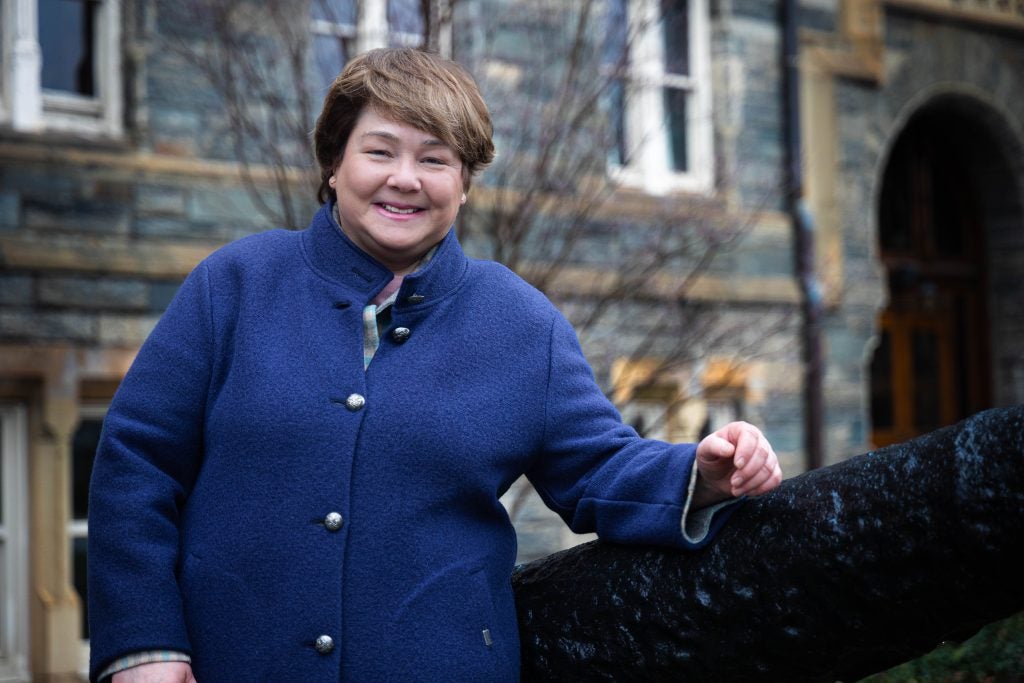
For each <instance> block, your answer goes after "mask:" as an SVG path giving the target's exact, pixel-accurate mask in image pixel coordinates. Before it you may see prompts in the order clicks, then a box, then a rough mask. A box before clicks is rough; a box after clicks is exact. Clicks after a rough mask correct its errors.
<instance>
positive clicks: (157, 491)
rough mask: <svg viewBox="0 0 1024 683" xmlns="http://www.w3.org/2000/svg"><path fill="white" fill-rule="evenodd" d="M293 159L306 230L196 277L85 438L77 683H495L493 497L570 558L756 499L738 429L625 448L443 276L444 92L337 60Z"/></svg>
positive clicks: (502, 290) (526, 335)
mask: <svg viewBox="0 0 1024 683" xmlns="http://www.w3.org/2000/svg"><path fill="white" fill-rule="evenodd" d="M315 145H316V155H317V160H318V162H319V164H320V166H321V171H322V184H321V187H320V192H319V197H320V200H321V202H324V205H323V206H322V207H321V209H320V211H319V212H318V213H317V215H316V216H315V217H314V219H313V222H312V224H311V225H310V226H309V228H308V229H306V230H305V231H302V232H287V231H273V232H270V233H266V234H262V235H256V236H253V237H249V238H246V239H243V240H240V241H239V242H236V243H234V244H231V245H228V246H227V247H225V248H223V249H221V250H219V251H218V252H216V253H214V254H213V255H212V256H210V257H209V258H208V259H207V260H205V261H204V262H203V263H201V264H200V265H199V266H198V267H197V268H196V270H195V271H194V272H193V273H192V274H191V275H190V276H189V277H188V279H187V280H186V282H185V284H184V285H183V286H182V288H181V290H180V292H179V293H178V295H177V297H176V299H175V300H174V302H173V303H172V304H171V306H170V307H169V308H168V310H167V312H166V313H165V315H164V317H163V318H162V319H161V321H160V323H159V324H158V325H157V327H156V329H155V330H154V331H153V333H152V335H151V337H150V338H149V340H147V342H146V344H145V345H144V346H143V348H142V350H141V351H140V352H139V355H138V358H137V360H136V361H135V363H134V365H133V367H132V369H131V370H130V371H129V373H128V375H127V376H126V378H125V380H124V382H123V383H122V385H121V388H120V389H119V391H118V393H117V396H116V397H115V399H114V402H113V405H112V406H111V408H110V412H109V414H108V417H107V420H106V424H105V428H104V434H103V438H102V442H101V446H100V449H99V453H98V456H97V462H96V465H95V469H94V475H93V483H92V490H91V500H90V522H89V523H90V536H89V542H90V547H89V553H90V555H89V556H90V591H89V597H90V617H91V619H92V625H91V634H92V639H91V645H92V666H91V676H92V678H93V679H94V680H95V679H97V678H100V677H105V676H107V675H110V674H114V678H113V680H114V682H115V683H122V682H123V681H136V680H138V681H141V680H151V681H191V680H199V681H201V682H203V683H209V682H211V681H228V680H260V681H264V680H265V681H307V682H308V681H319V680H324V681H327V680H330V681H337V680H343V681H360V682H366V681H414V680H423V681H437V680H487V681H515V680H517V679H518V667H519V664H518V640H517V629H516V617H515V609H514V605H513V599H512V592H511V588H510V585H509V575H510V572H511V569H512V565H513V562H514V559H515V534H514V531H513V529H512V526H511V524H510V523H509V520H508V516H507V515H506V513H505V511H504V509H503V508H502V506H501V504H500V503H499V501H498V497H499V496H500V495H501V494H502V493H503V492H504V491H505V490H506V489H507V488H508V487H509V485H510V484H511V483H512V482H513V481H515V479H516V478H517V477H518V476H520V475H521V474H523V473H525V474H527V475H528V476H529V477H530V479H531V481H532V482H533V483H534V485H535V486H536V488H537V490H538V491H539V493H540V495H541V496H542V497H543V498H544V500H545V502H546V503H547V504H548V505H549V506H550V507H552V509H554V510H555V511H557V512H558V513H559V514H560V515H561V516H562V517H563V518H564V519H565V520H566V522H567V523H568V524H569V525H570V526H571V527H572V528H573V529H574V530H576V531H578V532H589V531H596V532H597V533H598V534H600V535H601V537H603V538H606V539H610V540H613V541H621V542H642V543H658V544H662V545H668V546H675V547H696V546H699V545H701V544H703V543H706V542H707V541H708V540H709V539H710V537H711V535H712V534H713V532H714V530H715V529H716V528H717V527H718V526H720V525H721V524H722V523H723V522H724V519H725V517H726V516H727V514H728V509H722V508H727V507H728V506H727V505H723V501H727V500H729V499H732V498H734V497H738V496H743V495H759V494H761V493H764V492H766V491H768V490H770V489H771V488H773V487H774V486H776V485H777V484H778V482H779V480H780V478H781V474H780V471H779V467H778V462H777V459H776V457H775V455H774V453H773V452H772V450H771V447H770V446H769V444H768V443H767V441H766V440H765V439H764V437H763V436H762V435H761V433H760V432H759V431H758V430H757V429H756V428H754V427H752V426H750V425H747V424H744V423H735V424H732V425H729V426H728V427H726V428H724V429H722V430H720V431H719V432H716V433H715V434H714V435H712V436H710V437H708V438H706V439H705V440H704V441H702V442H701V443H700V444H699V445H697V446H694V445H669V444H665V443H660V442H655V441H647V440H643V439H640V438H639V437H638V436H637V435H636V433H635V432H634V431H633V430H632V429H630V428H629V427H626V426H624V425H623V424H622V423H621V421H620V420H619V418H618V415H617V413H616V412H615V410H614V408H613V407H612V406H611V404H609V403H608V401H607V400H606V399H605V397H604V396H603V394H602V392H601V391H600V389H599V388H598V387H597V386H596V384H595V383H594V380H593V377H592V373H591V371H590V369H589V367H588V366H587V364H586V362H585V361H584V359H583V356H582V353H581V352H580V349H579V346H578V343H577V341H576V337H575V335H574V333H573V331H572V329H571V327H570V326H569V324H568V323H567V322H566V321H565V319H564V318H563V317H562V316H561V315H560V314H559V313H558V312H557V310H556V309H555V308H554V307H553V306H552V305H551V304H550V303H549V302H548V301H547V300H546V299H545V298H544V297H543V296H542V295H541V294H540V293H539V292H537V291H536V290H534V289H533V288H531V287H530V286H529V285H527V284H525V283H524V282H523V281H522V280H520V279H519V278H518V277H516V276H515V275H514V274H512V273H511V272H510V271H508V270H507V269H505V268H503V267H502V266H499V265H497V264H494V263H490V262H481V261H472V260H469V259H467V258H466V256H465V255H464V254H463V253H462V250H461V248H460V246H459V244H458V242H457V240H456V238H455V235H454V231H452V230H451V226H452V223H453V222H454V220H455V217H456V214H457V213H458V210H459V208H460V207H461V205H462V204H463V203H465V201H466V192H467V191H468V189H469V185H470V179H471V177H472V175H473V174H474V173H475V172H477V171H479V170H480V169H482V168H483V167H484V166H486V165H487V164H488V163H489V162H490V161H491V160H492V158H493V156H494V148H493V144H492V142H491V122H490V117H489V114H488V112H487V108H486V106H485V105H484V102H483V100H482V98H481V97H480V94H479V92H478V90H477V88H476V86H475V84H474V83H473V81H472V79H471V78H470V77H469V76H468V75H467V74H466V73H465V72H464V71H463V70H462V69H461V68H460V67H458V66H457V65H455V64H454V63H452V62H448V61H445V60H442V59H440V58H438V57H436V56H433V55H430V54H427V53H424V52H420V51H416V50H409V49H395V50H378V51H374V52H370V53H368V54H365V55H362V56H360V57H357V58H356V59H354V60H353V61H352V62H350V63H349V64H348V66H346V68H345V70H344V71H343V72H342V74H341V75H340V76H339V77H338V79H337V80H336V81H335V82H334V84H333V85H332V87H331V90H330V93H329V94H328V96H327V98H326V100H325V103H324V109H323V111H322V113H321V116H320V118H319V120H318V122H317V126H316V131H315ZM698 508H702V509H703V510H702V511H700V512H696V510H697V509H698ZM167 659H176V660H179V661H164V660H167ZM140 662H141V664H140ZM193 674H194V678H193Z"/></svg>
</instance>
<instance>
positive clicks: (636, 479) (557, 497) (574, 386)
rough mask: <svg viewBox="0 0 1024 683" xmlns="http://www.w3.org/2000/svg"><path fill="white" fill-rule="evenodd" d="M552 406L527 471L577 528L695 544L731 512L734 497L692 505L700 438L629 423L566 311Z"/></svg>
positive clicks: (551, 372) (553, 344) (556, 326)
mask: <svg viewBox="0 0 1024 683" xmlns="http://www.w3.org/2000/svg"><path fill="white" fill-rule="evenodd" d="M544 410H545V417H544V436H543V446H542V453H541V454H540V455H539V456H538V457H537V459H536V460H535V462H534V464H533V466H532V467H531V468H530V471H529V472H528V473H527V476H528V477H529V479H530V481H531V483H533V485H534V487H535V488H536V489H537V492H538V493H539V494H540V496H541V498H542V499H543V500H544V502H545V503H546V504H547V505H548V506H549V507H550V508H551V509H552V510H554V511H555V512H557V513H558V514H559V515H561V517H562V518H563V519H564V520H565V522H566V523H567V524H568V525H569V527H570V528H572V530H573V531H575V532H577V533H589V532H597V534H598V536H600V537H601V538H602V539H604V540H608V541H613V542H620V543H651V544H656V545H662V546H670V547H679V548H695V547H700V546H702V545H704V544H706V543H708V542H709V541H710V540H711V538H712V537H713V536H714V534H715V532H716V531H717V530H718V529H719V528H720V527H721V526H722V524H724V523H725V520H726V519H727V517H728V516H729V514H731V510H732V509H733V507H734V506H732V505H725V506H719V507H716V508H715V509H712V510H708V511H706V512H704V511H701V514H698V515H696V516H695V515H694V513H692V512H690V511H689V510H688V507H689V506H688V501H689V496H690V492H691V490H692V483H693V476H694V460H695V454H696V450H697V447H696V444H669V443H664V442H661V441H654V440H650V439H642V438H640V437H639V436H638V435H637V433H636V431H635V430H634V429H633V428H632V427H630V426H628V425H625V424H623V423H622V420H621V418H620V416H619V413H618V411H617V410H616V409H615V407H614V406H613V405H612V404H611V402H610V401H609V400H608V399H607V397H605V395H604V393H603V392H602V391H601V389H600V387H598V385H597V383H596V382H595V380H594V376H593V372H592V371H591V369H590V366H589V365H588V364H587V362H586V359H585V358H584V356H583V352H582V350H581V349H580V346H579V342H578V340H577V339H576V333H575V332H574V331H573V329H572V327H571V325H569V323H568V321H566V320H565V319H564V318H563V317H562V316H561V315H556V316H555V318H554V322H553V324H552V328H551V336H550V352H549V368H548V381H547V387H546V392H545V398H544ZM687 515H688V516H689V517H691V518H693V519H687Z"/></svg>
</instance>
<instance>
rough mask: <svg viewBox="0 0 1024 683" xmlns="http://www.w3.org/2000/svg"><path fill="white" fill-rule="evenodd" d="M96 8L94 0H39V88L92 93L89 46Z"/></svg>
mask: <svg viewBox="0 0 1024 683" xmlns="http://www.w3.org/2000/svg"><path fill="white" fill-rule="evenodd" d="M98 9H99V1H98V0H40V1H39V46H40V48H41V49H42V52H43V73H42V85H43V88H45V89H47V90H62V91H65V92H71V93H76V94H78V95H86V96H89V97H92V96H94V95H96V63H95V61H96V60H95V55H94V53H93V46H94V45H95V42H96V41H95V38H96V35H95V31H96V11H97V10H98Z"/></svg>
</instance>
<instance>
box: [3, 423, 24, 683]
mask: <svg viewBox="0 0 1024 683" xmlns="http://www.w3.org/2000/svg"><path fill="white" fill-rule="evenodd" d="M25 430H26V426H25V410H24V408H22V407H21V406H0V681H27V680H29V678H28V501H27V500H26V498H25V492H26V491H27V490H28V474H27V472H26V468H27V465H28V458H27V455H26V440H27V438H26V433H25Z"/></svg>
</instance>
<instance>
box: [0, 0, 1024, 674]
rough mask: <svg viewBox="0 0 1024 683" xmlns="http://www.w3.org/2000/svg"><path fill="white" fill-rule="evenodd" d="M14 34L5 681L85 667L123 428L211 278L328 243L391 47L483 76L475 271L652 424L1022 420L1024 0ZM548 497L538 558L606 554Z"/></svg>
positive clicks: (866, 433) (359, 16)
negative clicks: (341, 157)
mask: <svg viewBox="0 0 1024 683" xmlns="http://www.w3.org/2000/svg"><path fill="white" fill-rule="evenodd" d="M0 31H2V33H0V55H2V57H0V449H2V450H0V681H8V680H10V681H24V680H29V679H30V678H31V679H33V680H37V681H45V680H76V677H77V676H78V672H81V671H84V669H85V661H86V660H85V658H86V655H87V651H88V627H87V623H86V619H85V617H86V615H85V607H84V605H85V602H84V600H85V590H86V587H85V561H86V549H85V539H86V537H87V534H88V528H87V523H86V513H87V492H88V479H89V474H90V471H91V463H92V457H93V452H94V448H95V445H96V442H97V439H98V436H99V430H100V425H101V421H102V418H103V414H104V410H105V407H106V405H107V404H108V402H109V400H110V398H111V396H112V395H113V392H114V391H115V390H116V388H117V385H118V382H119V380H120V379H121V377H122V376H123V375H124V373H125V371H126V370H127V368H128V366H129V364H130V363H131V360H132V358H133V356H134V354H135V352H136V351H137V349H138V347H139V345H140V344H141V343H142V341H143V340H144V338H145V337H146V334H147V333H148V332H149V330H150V329H151V328H152V326H153V324H154V323H155V321H156V320H157V318H158V317H159V315H160V313H161V311H162V310H163V309H164V308H165V307H166V305H167V303H168V302H169V301H170V299H171V298H172V297H173V295H174V293H175V291H176V289H177V287H178V285H179V283H180V282H181V280H182V279H183V278H184V276H185V275H186V274H187V273H188V272H189V271H190V270H191V269H192V268H193V267H194V266H195V264H196V263H197V262H198V261H199V260H200V259H202V258H203V257H204V256H206V255H207V254H209V253H210V252H211V251H212V250H213V249H216V248H217V247H218V246H220V245H223V244H224V243H226V242H228V241H230V240H233V239H235V238H238V237H240V236H243V235H246V234H249V233H252V232H255V231H260V230H265V229H269V228H272V227H284V228H289V229H299V228H302V227H304V225H305V223H306V221H307V220H308V219H309V218H310V217H311V216H312V214H313V212H314V210H315V208H316V202H315V200H314V189H315V180H316V178H315V174H311V172H310V171H311V168H312V163H313V161H312V154H311V151H310V144H309V131H310V130H311V129H312V125H313V121H314V119H315V116H316V113H317V111H318V110H319V106H320V100H321V99H322V96H323V94H324V92H325V90H326V87H327V86H328V85H329V83H330V81H331V80H332V79H333V77H334V76H335V75H336V74H337V72H338V71H339V70H340V68H341V67H342V65H343V64H344V62H345V59H346V58H347V57H349V56H351V55H353V54H355V53H357V52H359V51H362V50H365V49H369V48H372V47H376V46H382V45H389V44H390V45H395V44H406V45H425V46H428V47H430V48H431V49H434V50H437V51H440V52H442V53H443V54H446V55H450V56H452V57H454V58H455V59H456V60H458V61H460V62H461V63H463V64H464V65H465V66H466V67H467V68H469V69H470V70H471V71H472V72H473V73H474V75H475V76H476V77H477V79H478V80H479V82H480V83H481V86H482V88H483V89H484V91H485V94H486V96H487V98H488V102H489V104H490V106H491V109H492V112H493V115H494V118H495V124H496V142H497V144H498V148H499V159H498V161H497V162H496V163H495V165H494V166H493V167H492V168H491V169H490V170H489V171H487V172H486V173H485V174H484V175H483V176H482V177H481V178H479V179H477V180H476V182H475V184H474V187H473V190H472V192H471V194H470V202H469V208H468V209H467V210H466V211H464V212H463V214H462V215H461V216H460V219H459V223H458V225H457V229H458V230H459V231H460V234H461V236H462V239H463V242H464V244H465V245H466V248H467V251H469V252H470V254H471V255H476V256H479V257H485V258H496V259H498V260H501V261H503V262H504V263H506V264H507V265H509V266H511V267H513V268H514V269H516V270H517V271H518V272H519V273H520V274H522V275H523V276H524V277H526V278H527V279H529V280H530V281H532V282H533V283H535V284H536V285H537V286H538V287H539V288H541V289H542V290H544V291H545V292H546V293H547V294H548V296H549V297H550V298H552V299H553V300H554V301H555V302H556V303H557V304H558V305H559V306H560V307H561V308H562V310H563V311H564V312H565V313H566V315H567V316H569V318H570V319H571V320H572V321H573V323H574V324H575V325H576V327H577V329H578V331H579V335H580V338H581V341H582V343H583V345H584V349H585V351H586V352H587V354H588V357H589V359H590V360H591V363H592V364H593V366H594V370H595V373H596V375H597V378H598V381H599V382H600V383H601V384H602V386H603V387H605V388H606V390H607V391H608V394H609V396H611V397H612V399H613V400H614V401H615V402H616V404H617V405H618V406H619V407H620V410H621V412H622V414H623V416H624V418H625V419H626V420H628V421H629V422H631V423H632V424H634V425H635V426H636V427H637V429H638V430H639V431H641V432H643V433H645V434H647V435H650V436H654V437H658V438H665V439H670V440H695V439H697V438H699V437H700V436H701V435H702V434H704V433H707V432H708V431H709V430H710V429H713V428H714V427H715V426H717V425H719V424H721V423H724V422H726V421H729V420H732V419H746V420H749V421H752V422H754V423H757V424H759V425H761V426H762V427H763V428H764V430H765V432H766V433H767V435H768V437H769V439H770V440H771V441H772V443H773V444H774V445H775V448H776V449H777V451H778V452H779V454H780V456H781V458H782V460H783V463H784V465H785V467H786V470H787V474H794V473H798V472H800V471H802V470H804V469H806V468H808V467H814V466H818V465H822V464H828V463H830V462H834V461H838V460H841V459H844V458H846V457H848V456H850V455H853V454H856V453H858V452H862V451H864V450H867V449H870V448H872V447H873V446H881V445H885V444H888V443H891V442H894V441H898V440H903V439H907V438H910V437H913V436H914V435H916V434H920V433H922V432H924V431H929V430H931V429H934V428H936V427H939V426H941V425H944V424H948V423H951V422H953V421H955V420H957V419H959V418H960V417H962V416H965V415H967V414H969V413H972V412H975V411H977V410H979V409H982V408H985V407H989V406H996V405H1007V404H1012V403H1019V402H1021V401H1022V400H1024V297H1022V296H1021V282H1022V274H1024V207H1022V202H1024V4H1022V3H1021V2H1019V1H1018V2H1012V1H1010V0H801V1H799V2H797V1H767V0H689V1H686V0H672V1H669V0H592V1H587V0H554V1H550V2H547V1H545V2H540V1H539V0H423V1H419V0H405V1H400V0H362V1H361V2H357V1H356V0H292V1H283V0H282V1H281V2H255V1H252V0H173V1H172V0H0ZM167 371H168V372H174V371H175V369H174V368H167ZM496 371H500V368H496ZM453 372H457V368H454V369H453ZM297 390H298V389H297ZM529 491H530V489H529V487H528V485H526V484H525V483H523V482H520V483H517V484H516V485H515V486H514V487H513V489H512V490H510V491H509V492H508V493H507V494H506V496H505V499H504V500H505V501H506V503H507V506H508V508H509V510H510V515H511V516H512V517H513V518H514V519H515V521H516V523H517V528H518V530H519V533H520V545H521V553H520V554H521V557H522V559H524V560H525V559H530V558H532V557H536V556H539V555H542V554H544V553H547V552H550V551H552V550H554V549H557V548H560V547H564V546H566V545H569V544H571V543H574V542H577V541H578V539H576V538H574V537H572V534H570V533H569V532H568V531H566V530H563V527H562V526H561V524H560V523H559V522H557V519H555V518H554V517H553V515H551V514H550V513H545V512H544V511H543V510H541V509H540V508H539V507H538V505H537V503H536V499H535V498H534V497H532V496H531V495H530V493H529ZM273 504H274V501H273V500H268V501H267V507H268V513H272V509H273ZM254 523H258V520H254Z"/></svg>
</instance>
